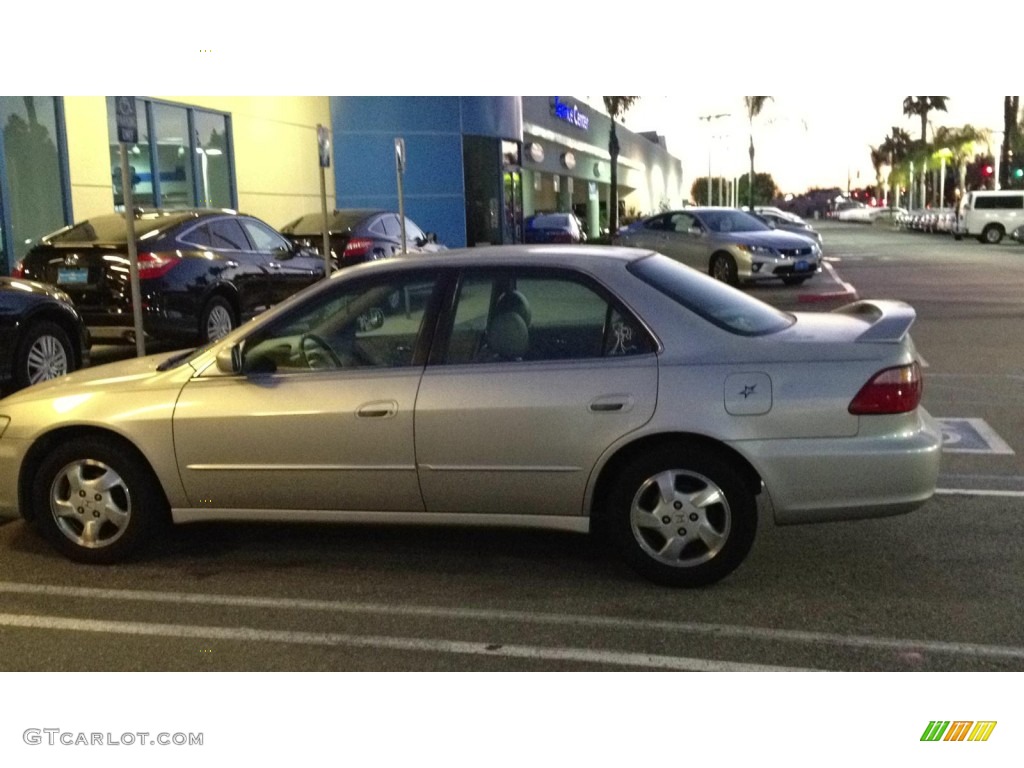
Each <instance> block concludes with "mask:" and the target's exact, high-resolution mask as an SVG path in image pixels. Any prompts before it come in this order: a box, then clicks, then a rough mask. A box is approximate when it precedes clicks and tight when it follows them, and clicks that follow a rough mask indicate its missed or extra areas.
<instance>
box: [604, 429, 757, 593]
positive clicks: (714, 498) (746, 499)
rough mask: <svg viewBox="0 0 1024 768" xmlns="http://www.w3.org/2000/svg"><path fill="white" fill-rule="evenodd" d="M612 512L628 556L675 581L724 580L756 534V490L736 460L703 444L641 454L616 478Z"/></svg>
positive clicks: (618, 542) (644, 569) (611, 524)
mask: <svg viewBox="0 0 1024 768" xmlns="http://www.w3.org/2000/svg"><path fill="white" fill-rule="evenodd" d="M666 495H670V496H671V499H666ZM607 511H608V517H607V519H606V520H605V521H604V522H605V523H606V525H607V530H608V532H609V533H610V535H611V540H612V543H613V545H614V546H615V547H616V548H617V549H618V550H619V553H620V554H621V555H622V557H623V558H624V559H625V560H626V562H627V563H628V564H629V565H630V566H631V567H632V568H633V569H634V570H635V571H636V572H637V573H639V574H640V575H641V576H644V577H645V578H647V579H649V580H651V581H653V582H656V583H658V584H664V585H667V586H672V587H701V586H706V585H708V584H712V583H714V582H716V581H719V580H720V579H723V578H724V577H725V576H727V575H728V574H730V573H731V572H732V571H734V570H735V569H736V568H737V567H738V566H739V564H740V563H741V562H743V559H744V558H745V557H746V556H747V553H748V552H749V551H750V548H751V546H752V545H753V543H754V535H755V534H756V533H757V500H756V498H755V494H754V491H753V490H752V489H751V488H750V486H749V484H748V482H747V480H746V479H745V478H744V476H743V474H742V472H740V471H739V470H738V469H737V468H736V467H735V463H734V462H732V461H730V460H729V459H727V458H726V457H725V456H724V455H722V454H719V453H716V452H714V451H711V450H708V449H706V448H704V447H700V448H697V447H694V446H687V445H677V446H670V447H664V448H660V449H658V450H654V451H651V452H649V453H646V454H643V455H641V456H639V457H638V458H636V459H634V460H633V461H632V462H630V463H629V464H628V465H627V466H626V467H625V468H624V469H623V470H622V472H621V473H620V475H619V477H618V478H617V479H616V482H615V486H614V489H613V491H612V493H611V494H610V497H609V507H608V510H607Z"/></svg>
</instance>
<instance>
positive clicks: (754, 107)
mask: <svg viewBox="0 0 1024 768" xmlns="http://www.w3.org/2000/svg"><path fill="white" fill-rule="evenodd" d="M770 98H771V96H744V97H743V103H744V105H746V108H747V120H748V121H749V123H750V177H749V178H750V179H751V180H753V179H754V178H755V176H754V118H755V117H757V116H758V115H759V114H761V110H762V109H764V104H765V102H766V101H768V99H770ZM747 202H748V205H749V206H750V210H751V211H753V210H754V184H753V183H751V184H750V185H749V200H748V201H747Z"/></svg>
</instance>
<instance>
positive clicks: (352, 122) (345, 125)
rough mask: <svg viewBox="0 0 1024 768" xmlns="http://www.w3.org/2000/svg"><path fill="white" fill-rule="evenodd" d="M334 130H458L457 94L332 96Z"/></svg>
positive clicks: (444, 131)
mask: <svg viewBox="0 0 1024 768" xmlns="http://www.w3.org/2000/svg"><path fill="white" fill-rule="evenodd" d="M331 117H332V119H333V121H334V131H335V133H339V132H342V131H417V132H423V133H431V132H433V133H458V132H459V97H458V96H334V97H332V98H331Z"/></svg>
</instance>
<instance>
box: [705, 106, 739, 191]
mask: <svg viewBox="0 0 1024 768" xmlns="http://www.w3.org/2000/svg"><path fill="white" fill-rule="evenodd" d="M731 116H732V115H731V114H730V113H728V112H719V113H718V114H717V115H701V116H700V117H698V118H697V119H698V120H704V121H706V122H707V124H708V205H711V203H712V202H713V201H714V200H713V190H712V188H711V146H712V142H713V141H714V140H715V137H714V136H711V135H710V133H711V121H712V120H720V119H721V118H723V117H731Z"/></svg>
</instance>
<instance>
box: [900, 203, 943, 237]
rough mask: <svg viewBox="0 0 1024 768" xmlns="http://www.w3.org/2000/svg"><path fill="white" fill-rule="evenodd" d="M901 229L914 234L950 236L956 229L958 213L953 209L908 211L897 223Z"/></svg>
mask: <svg viewBox="0 0 1024 768" xmlns="http://www.w3.org/2000/svg"><path fill="white" fill-rule="evenodd" d="M897 224H898V226H899V228H901V229H909V230H912V231H914V232H929V233H940V234H946V235H948V234H950V233H952V232H953V229H954V228H955V227H956V211H955V210H953V209H952V208H928V209H925V210H913V211H907V212H906V213H904V215H903V216H902V217H901V218H900V219H899V220H898V222H897Z"/></svg>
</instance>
